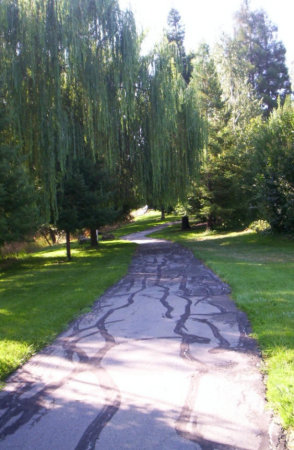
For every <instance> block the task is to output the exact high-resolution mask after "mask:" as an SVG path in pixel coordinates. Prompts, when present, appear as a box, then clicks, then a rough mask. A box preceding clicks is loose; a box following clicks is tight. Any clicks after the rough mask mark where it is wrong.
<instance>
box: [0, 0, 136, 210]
mask: <svg viewBox="0 0 294 450" xmlns="http://www.w3.org/2000/svg"><path fill="white" fill-rule="evenodd" d="M0 26H1V35H0V49H1V84H2V89H1V92H3V93H4V94H3V95H4V100H3V101H5V103H6V104H8V105H9V109H10V114H11V127H12V134H13V138H14V140H16V141H17V142H18V143H19V145H20V148H21V151H22V153H23V154H24V155H26V156H27V162H28V165H29V167H30V170H31V173H32V174H33V176H34V178H35V180H36V183H37V185H38V188H39V190H40V191H41V192H42V193H43V202H42V203H43V206H44V209H45V213H47V217H48V216H49V213H50V210H51V212H52V211H53V213H54V212H55V215H56V186H57V183H58V181H59V180H60V178H61V177H62V174H63V173H64V172H65V170H70V168H71V167H72V161H73V159H74V158H78V157H85V156H87V157H91V158H93V160H95V159H96V158H104V160H105V162H106V164H108V166H109V168H110V169H113V170H114V168H115V167H116V166H118V165H119V163H120V160H121V158H127V157H128V158H132V157H133V154H134V152H135V149H134V147H135V145H134V143H133V141H132V140H130V139H129V137H128V136H129V134H130V128H131V127H132V126H133V125H132V124H133V122H134V121H135V114H136V95H135V90H136V83H135V82H136V77H137V72H138V39H137V35H136V28H135V23H134V19H133V16H132V14H131V13H130V12H125V13H124V12H121V11H120V9H119V6H118V2H117V0H18V1H17V0H14V1H11V0H3V1H2V2H1V6H0ZM126 154H127V156H126ZM53 215H54V214H53Z"/></svg>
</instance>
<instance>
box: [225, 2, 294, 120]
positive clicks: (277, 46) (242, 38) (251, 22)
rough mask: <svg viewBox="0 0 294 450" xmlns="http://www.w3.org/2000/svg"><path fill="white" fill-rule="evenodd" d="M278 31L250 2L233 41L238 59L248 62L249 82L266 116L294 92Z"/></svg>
mask: <svg viewBox="0 0 294 450" xmlns="http://www.w3.org/2000/svg"><path fill="white" fill-rule="evenodd" d="M277 30H278V29H277V27H276V26H275V25H273V24H272V23H271V21H270V20H269V19H268V17H267V15H266V13H265V12H264V11H251V10H250V9H249V5H248V1H244V2H243V4H242V6H241V9H240V11H238V12H237V14H236V17H235V33H234V42H235V43H236V45H237V47H238V54H239V58H240V59H243V60H244V61H246V62H247V63H248V68H247V69H248V80H249V82H250V84H251V86H252V88H253V90H254V92H255V95H256V97H257V98H258V99H259V100H261V102H262V110H263V114H264V115H265V116H268V115H269V114H270V112H271V111H272V110H273V108H275V107H276V106H277V101H278V97H279V96H280V97H281V100H282V103H283V101H284V99H285V97H286V96H287V95H288V94H289V93H290V92H291V85H290V80H289V74H288V69H287V66H286V63H285V53H286V49H285V47H284V45H283V43H282V42H280V41H278V40H277Z"/></svg>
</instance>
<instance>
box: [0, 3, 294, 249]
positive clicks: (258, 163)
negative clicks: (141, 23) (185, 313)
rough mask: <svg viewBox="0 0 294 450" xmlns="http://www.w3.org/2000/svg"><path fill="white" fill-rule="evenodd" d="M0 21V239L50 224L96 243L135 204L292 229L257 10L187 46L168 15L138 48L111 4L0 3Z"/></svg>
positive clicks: (286, 131) (284, 133) (271, 65)
mask: <svg viewBox="0 0 294 450" xmlns="http://www.w3.org/2000/svg"><path fill="white" fill-rule="evenodd" d="M0 26H1V28H0V29H1V32H0V51H1V55H0V56H1V57H0V213H1V214H0V245H2V244H3V243H4V242H9V241H11V240H18V239H21V238H23V236H25V235H26V234H27V233H29V232H33V231H34V230H36V229H37V228H38V227H39V226H40V225H44V224H48V223H51V224H54V225H55V226H57V227H59V228H60V229H63V230H64V231H65V232H66V235H67V237H68V245H69V236H70V233H72V232H74V231H76V230H79V229H84V228H87V229H89V230H90V235H91V242H92V245H97V240H96V229H98V228H99V227H101V226H103V225H104V224H107V223H111V222H113V221H115V220H118V219H119V218H120V217H123V216H124V215H126V214H127V213H128V212H129V211H130V209H131V208H134V207H136V206H139V205H142V204H143V203H148V204H149V205H150V206H153V207H157V208H160V209H161V210H162V213H163V214H164V212H165V211H166V210H168V209H170V208H175V207H176V206H177V205H182V206H183V208H184V210H185V213H186V214H187V213H190V214H193V215H194V216H196V217H197V218H198V219H199V220H203V221H205V222H207V224H208V227H210V228H218V227H219V228H230V227H236V226H238V227H242V226H246V225H248V224H249V223H250V221H252V220H256V219H259V218H260V219H266V220H268V221H269V223H270V224H271V226H272V228H273V229H275V230H279V231H293V226H294V223H293V221H294V212H293V207H294V206H293V201H294V199H293V195H294V194H293V190H294V185H293V176H294V175H292V170H291V168H292V167H293V165H292V159H291V158H293V156H292V155H293V117H294V110H293V103H292V101H291V98H290V96H289V94H290V93H291V86H290V81H289V75H288V70H287V67H286V64H285V48H284V46H283V44H282V43H281V42H279V41H277V39H276V28H275V27H274V26H273V25H272V24H271V22H270V21H269V19H268V18H267V16H266V14H265V13H264V12H262V11H251V10H250V9H249V7H248V4H247V2H244V3H243V5H242V7H241V10H240V11H239V12H238V13H237V15H236V21H235V33H234V36H233V37H228V36H223V37H222V39H221V40H220V42H219V43H218V45H217V46H216V47H215V49H213V51H211V50H210V48H209V47H208V45H207V44H201V45H200V46H199V48H198V50H197V51H196V52H195V53H188V54H187V52H186V50H185V47H184V38H185V30H184V27H183V25H182V24H181V18H180V15H179V13H178V12H177V11H176V10H171V12H170V14H169V17H168V30H167V32H166V35H165V36H164V37H163V39H162V41H161V42H160V43H158V44H157V45H156V46H155V48H154V50H153V51H152V52H151V53H150V54H149V55H147V56H142V55H141V54H140V43H141V37H140V36H138V34H137V31H136V26H135V21H134V17H133V15H132V13H131V12H130V11H121V10H120V8H119V5H118V1H117V0H71V1H70V2H69V1H68V0H32V1H31V2H26V1H25V0H13V1H11V0H3V1H2V2H1V5H0ZM287 96H288V97H287ZM293 173H294V172H293ZM68 255H69V256H70V253H68Z"/></svg>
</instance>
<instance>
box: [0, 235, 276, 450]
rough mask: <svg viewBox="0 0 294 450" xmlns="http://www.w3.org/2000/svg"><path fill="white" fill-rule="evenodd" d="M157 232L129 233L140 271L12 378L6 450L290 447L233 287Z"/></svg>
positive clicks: (4, 399)
mask: <svg viewBox="0 0 294 450" xmlns="http://www.w3.org/2000/svg"><path fill="white" fill-rule="evenodd" d="M149 233H150V231H149ZM146 235H147V233H146V232H144V233H137V234H136V235H129V236H128V238H129V239H132V240H135V241H137V242H139V243H140V244H141V245H140V246H138V250H137V252H136V255H135V257H134V259H133V263H132V265H131V267H130V270H129V273H128V275H127V276H126V277H124V278H123V279H122V280H121V281H120V282H119V283H117V284H116V285H115V286H114V287H112V288H111V289H109V290H108V291H107V292H106V293H105V294H104V295H103V296H102V298H101V299H100V300H99V301H98V302H96V304H95V305H94V307H93V309H92V311H91V312H90V313H88V314H86V315H84V316H82V317H81V318H79V319H78V320H77V321H75V322H74V323H73V324H72V325H71V326H70V328H69V329H68V330H67V331H66V332H65V333H63V334H62V335H61V336H60V337H59V338H58V339H57V340H56V341H55V342H54V344H53V345H51V346H50V347H48V348H47V349H45V350H44V351H43V352H41V353H39V354H38V355H36V356H35V357H33V358H32V359H31V360H30V361H29V362H28V363H27V364H25V365H24V366H23V368H21V369H20V370H19V371H17V372H16V373H15V374H14V375H13V376H12V377H11V378H10V380H9V382H8V384H7V387H6V388H5V390H4V391H2V392H1V393H0V414H1V415H0V438H1V440H0V449H1V450H2V449H3V450H4V449H5V450H9V449H13V450H18V449H19V450H20V449H21V450H27V449H31V450H32V449H34V450H72V449H76V450H88V449H101V450H120V449H133V450H141V449H142V450H143V449H144V450H145V449H146V450H147V449H149V450H164V449H165V450H182V449H183V450H184V449H185V450H186V449H187V450H188V449H203V450H204V449H205V450H207V449H211V450H212V449H252V450H258V449H264V450H268V449H278V448H279V449H280V448H283V445H282V443H279V434H278V432H279V430H278V427H277V426H276V425H274V423H273V422H272V419H271V415H270V412H269V411H267V410H266V404H265V400H264V396H265V393H264V386H263V382H262V378H261V375H260V372H259V364H260V359H259V356H258V352H257V349H256V346H255V343H254V342H253V341H252V340H251V339H250V338H248V335H247V332H248V322H247V319H246V317H245V315H244V314H243V313H241V312H240V311H238V310H237V308H236V306H235V305H234V303H232V301H231V300H230V299H229V297H228V294H229V288H228V286H227V285H225V284H224V283H222V282H221V281H220V280H219V279H218V278H217V277H216V276H215V275H214V274H213V273H212V272H211V271H210V270H209V269H207V268H206V267H205V266H204V265H203V264H202V263H200V262H199V261H198V260H196V259H195V258H194V256H193V255H192V253H191V252H190V251H189V250H187V249H184V248H183V247H181V246H179V245H177V244H172V243H168V242H165V241H156V240H154V239H149V238H147V237H146Z"/></svg>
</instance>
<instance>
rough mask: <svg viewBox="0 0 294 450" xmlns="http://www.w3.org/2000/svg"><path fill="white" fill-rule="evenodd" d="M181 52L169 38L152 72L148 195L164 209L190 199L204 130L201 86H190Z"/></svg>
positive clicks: (150, 199)
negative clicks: (199, 103)
mask: <svg viewBox="0 0 294 450" xmlns="http://www.w3.org/2000/svg"><path fill="white" fill-rule="evenodd" d="M177 52H178V49H177V46H176V45H175V44H174V43H168V41H167V40H164V41H163V42H162V43H161V44H160V45H159V46H158V47H157V49H156V52H155V54H154V57H153V61H152V64H151V73H150V111H149V115H148V121H149V124H148V132H149V146H148V152H149V160H150V163H149V164H150V165H149V172H148V174H147V175H148V177H149V180H148V182H147V183H146V185H147V186H148V193H147V198H149V201H150V202H151V204H153V205H154V206H157V207H160V208H161V209H162V211H164V210H165V209H166V208H168V207H170V206H174V205H175V204H176V203H177V202H179V201H180V202H181V201H182V202H183V201H185V200H186V195H187V190H188V188H189V186H190V182H191V179H192V178H194V177H195V175H196V174H197V173H198V169H199V164H200V156H201V150H202V148H203V139H204V134H205V133H204V128H205V127H204V123H203V122H202V120H201V118H200V115H199V113H198V108H197V94H196V90H195V89H193V86H192V85H191V86H190V85H188V86H187V85H186V83H185V80H184V79H183V76H182V74H181V67H180V66H179V63H178V61H179V58H178V54H177Z"/></svg>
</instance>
